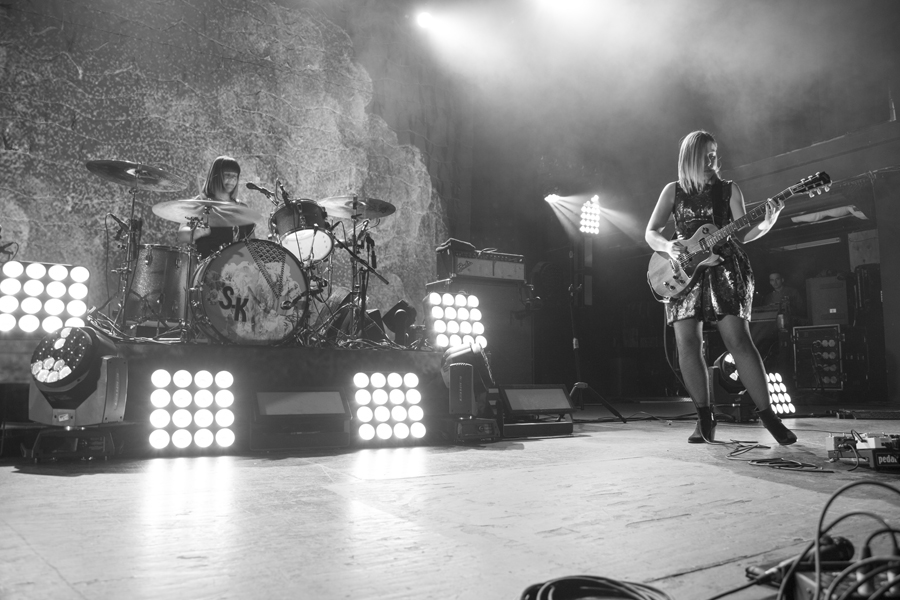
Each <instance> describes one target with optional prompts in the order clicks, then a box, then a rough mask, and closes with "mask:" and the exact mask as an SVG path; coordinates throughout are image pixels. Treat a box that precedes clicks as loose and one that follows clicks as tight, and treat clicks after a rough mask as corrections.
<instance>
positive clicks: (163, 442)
mask: <svg viewBox="0 0 900 600" xmlns="http://www.w3.org/2000/svg"><path fill="white" fill-rule="evenodd" d="M150 445H151V446H152V447H154V448H156V449H157V450H162V449H163V448H165V447H166V446H168V445H169V432H168V431H163V430H162V429H157V430H156V431H154V432H153V433H151V434H150Z"/></svg>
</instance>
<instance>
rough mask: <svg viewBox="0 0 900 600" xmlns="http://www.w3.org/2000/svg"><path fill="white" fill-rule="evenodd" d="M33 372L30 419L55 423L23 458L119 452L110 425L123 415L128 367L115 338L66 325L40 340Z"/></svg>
mask: <svg viewBox="0 0 900 600" xmlns="http://www.w3.org/2000/svg"><path fill="white" fill-rule="evenodd" d="M31 376H32V380H31V384H30V386H29V390H28V418H29V419H31V420H32V421H37V422H38V423H44V424H46V425H54V426H55V427H51V428H49V429H43V430H41V431H40V432H39V433H38V435H37V438H36V439H35V441H34V446H32V448H31V449H30V450H26V451H25V456H27V457H30V458H33V459H34V461H35V462H37V461H38V460H40V459H41V458H44V457H53V458H94V457H101V456H102V457H109V456H112V455H113V454H115V452H116V446H115V442H114V440H113V437H112V432H111V427H109V425H113V424H118V423H121V422H122V420H123V418H124V416H125V397H126V390H127V389H128V366H127V363H126V361H125V359H124V358H122V357H120V356H117V355H116V346H115V344H114V343H113V342H112V340H110V339H109V338H107V337H105V336H103V335H102V334H101V333H99V332H97V331H94V330H93V329H90V328H86V327H85V328H82V327H64V328H62V329H60V330H59V331H57V332H56V333H53V334H51V335H50V336H48V337H45V338H44V339H43V340H41V342H40V343H39V344H38V347H37V348H36V349H35V351H34V353H33V354H32V356H31ZM50 440H53V441H50ZM48 442H49V443H48Z"/></svg>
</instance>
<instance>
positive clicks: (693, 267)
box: [647, 223, 722, 301]
mask: <svg viewBox="0 0 900 600" xmlns="http://www.w3.org/2000/svg"><path fill="white" fill-rule="evenodd" d="M718 230H719V228H718V227H716V226H715V225H713V224H712V223H708V224H706V225H701V226H700V227H699V228H698V229H697V231H696V232H694V235H692V236H691V238H690V239H689V240H687V241H685V242H683V243H684V245H685V246H686V247H687V251H686V252H685V253H684V254H683V255H682V258H681V259H680V260H678V261H676V260H675V259H673V258H672V257H671V256H669V255H668V254H666V253H665V252H654V253H653V256H651V257H650V265H649V267H648V268H647V283H649V284H650V289H652V290H653V292H654V293H655V294H656V295H657V297H658V298H660V299H662V300H663V301H668V300H670V299H672V298H678V297H679V296H681V295H682V294H684V292H685V291H686V290H687V289H688V288H689V287H691V285H692V284H693V283H694V281H696V280H697V278H698V277H699V276H700V274H701V273H702V272H703V269H705V268H706V267H711V266H715V265H717V264H719V263H721V262H722V259H721V258H720V257H719V256H718V255H717V254H716V253H715V252H714V251H713V248H712V247H710V246H709V244H708V240H707V238H709V236H711V235H713V234H714V233H716V232H717V231H718Z"/></svg>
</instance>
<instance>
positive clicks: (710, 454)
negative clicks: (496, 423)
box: [0, 403, 900, 600]
mask: <svg viewBox="0 0 900 600" xmlns="http://www.w3.org/2000/svg"><path fill="white" fill-rule="evenodd" d="M688 406H689V405H688ZM619 408H620V410H622V412H623V413H625V414H626V416H629V415H630V414H632V413H634V412H636V409H637V410H646V407H643V408H642V407H640V406H637V407H636V406H635V405H629V406H619ZM681 408H683V407H679V406H676V405H672V404H671V403H670V406H669V411H670V414H673V415H674V414H677V413H678V412H682V411H681ZM654 412H655V413H656V414H657V415H659V414H661V413H660V411H658V410H654ZM684 412H688V411H684ZM601 416H608V413H606V412H605V411H604V410H603V409H601V408H599V407H594V406H589V407H588V408H587V409H586V410H584V411H580V412H579V413H578V414H577V415H576V417H577V418H579V419H591V418H594V417H601ZM787 423H788V425H789V426H791V427H792V428H794V430H795V431H796V432H797V433H798V436H799V438H800V441H799V442H798V443H797V444H796V445H794V446H791V447H787V448H782V447H778V446H773V447H772V448H771V449H769V450H756V451H753V452H750V453H749V454H747V455H744V456H743V457H742V458H743V459H762V458H772V457H784V458H791V459H796V460H802V461H807V462H809V463H813V464H815V465H818V466H821V467H824V468H826V469H831V470H833V471H834V472H833V473H822V472H807V473H797V472H789V471H779V470H774V469H771V468H767V467H759V466H751V465H750V464H748V463H747V462H743V461H734V460H729V459H728V458H727V455H728V451H729V448H728V447H725V446H708V445H689V444H687V443H686V441H685V440H686V437H687V436H688V435H689V433H690V432H691V430H692V427H693V425H692V424H691V423H690V422H687V421H669V420H667V419H665V418H663V419H662V420H657V421H642V422H640V421H635V422H629V423H628V424H622V423H620V422H602V423H579V424H577V425H576V427H575V431H576V433H575V435H573V436H570V437H561V438H543V439H522V440H506V441H502V442H498V443H494V444H487V445H482V446H472V447H456V446H448V447H411V448H395V449H378V450H348V451H343V452H341V453H317V454H310V453H306V454H298V453H292V454H259V455H243V456H225V457H208V458H172V459H150V460H121V459H117V460H110V461H108V462H92V463H86V462H58V463H41V464H37V465H35V464H32V463H30V462H24V461H21V460H19V461H11V460H5V461H4V462H2V463H0V506H2V511H0V597H2V598H4V599H6V600H13V599H25V598H28V599H32V598H35V599H37V598H40V599H45V598H54V599H55V600H64V599H68V598H77V599H82V600H83V599H86V598H87V599H116V600H119V599H122V598H167V599H168V598H192V599H193V598H240V599H245V598H285V599H288V598H290V599H292V600H293V599H297V598H410V599H412V598H415V599H421V598H440V599H446V598H460V599H479V600H480V599H501V598H507V599H513V598H518V597H519V596H520V594H521V593H522V591H523V590H524V589H525V588H526V587H527V586H528V585H530V584H532V583H536V582H539V581H544V580H547V579H551V578H556V577H561V576H565V575H576V574H590V575H599V576H604V577H609V578H615V579H622V580H628V581H635V582H644V583H649V584H651V585H654V586H656V587H658V588H660V589H662V590H664V591H666V592H667V593H669V594H670V595H672V596H673V597H675V598H678V599H679V600H691V599H703V598H709V597H710V596H713V595H715V594H716V593H719V592H723V591H725V590H728V589H730V588H732V587H735V586H738V585H740V584H742V583H744V582H746V579H745V576H744V569H745V568H746V567H747V566H750V565H755V564H759V563H763V562H766V561H770V560H775V559H783V558H787V557H790V556H792V555H794V554H796V553H797V552H798V551H799V550H800V549H801V548H802V547H803V546H804V544H805V543H806V542H807V541H810V540H812V539H813V537H814V534H815V526H816V522H817V519H818V517H819V512H820V510H821V509H822V507H823V506H824V504H825V503H826V501H827V500H828V498H829V496H830V495H831V494H832V493H833V492H834V491H835V490H837V489H838V488H840V487H841V486H843V485H845V484H847V483H849V482H854V481H861V480H866V479H870V480H877V481H882V482H887V483H889V484H891V485H893V486H894V487H897V488H900V477H898V476H897V475H891V474H887V475H886V474H883V473H875V472H873V471H871V470H869V469H867V468H865V467H860V468H859V469H857V470H855V471H850V469H851V467H852V465H851V464H850V463H849V462H848V463H844V464H830V463H828V462H827V461H826V459H827V453H826V449H825V439H826V434H827V433H826V432H828V431H835V432H849V430H850V428H853V429H856V430H857V431H872V432H875V431H878V432H881V431H886V432H889V433H898V432H900V421H847V420H837V419H826V418H812V419H796V420H788V421H787ZM717 435H718V437H719V439H728V438H736V439H740V440H758V441H759V442H762V443H772V438H771V437H770V436H769V435H768V433H766V432H765V430H764V429H761V428H760V427H759V426H758V425H728V424H724V423H723V424H721V425H720V427H719V430H718V434H717ZM850 510H868V511H872V512H875V513H877V514H879V515H881V516H882V517H885V518H887V519H888V520H889V521H890V522H891V523H892V524H893V525H894V526H897V525H898V516H900V496H896V495H893V496H892V495H891V494H889V493H888V492H886V491H884V490H881V489H876V488H874V487H862V488H855V489H853V490H851V491H850V492H849V493H848V494H847V495H846V496H844V497H843V499H842V500H839V501H838V502H837V503H836V504H835V505H834V506H833V507H832V510H831V511H830V512H829V515H830V516H831V517H836V516H839V515H840V514H843V513H845V512H848V511H850ZM829 520H830V519H829ZM874 529H875V525H874V524H873V522H872V521H870V520H855V521H854V520H851V521H849V522H847V525H846V526H841V527H840V529H839V531H838V533H840V534H842V535H845V536H847V537H849V538H850V539H851V540H852V541H853V542H854V543H855V544H856V545H857V547H858V546H859V545H860V544H861V543H862V541H863V538H864V537H865V534H867V533H869V532H871V531H873V530H874ZM773 595H774V592H773V591H772V590H770V589H768V588H752V589H750V590H747V591H744V592H740V593H738V594H736V595H734V596H732V597H733V598H738V599H742V600H753V599H762V598H771V597H773Z"/></svg>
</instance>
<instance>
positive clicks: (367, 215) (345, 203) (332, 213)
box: [319, 196, 397, 219]
mask: <svg viewBox="0 0 900 600" xmlns="http://www.w3.org/2000/svg"><path fill="white" fill-rule="evenodd" d="M353 198H354V196H331V197H329V198H324V199H322V200H319V205H320V206H322V208H324V209H325V212H327V213H328V216H329V217H331V218H334V219H352V218H353V216H354V215H356V216H357V217H361V218H363V219H381V218H383V217H389V216H391V215H392V214H394V211H396V210H397V207H396V206H394V205H393V204H391V203H390V202H385V201H384V200H378V199H377V198H360V197H359V196H357V197H356V210H355V211H354V209H353Z"/></svg>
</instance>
